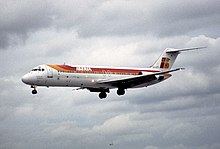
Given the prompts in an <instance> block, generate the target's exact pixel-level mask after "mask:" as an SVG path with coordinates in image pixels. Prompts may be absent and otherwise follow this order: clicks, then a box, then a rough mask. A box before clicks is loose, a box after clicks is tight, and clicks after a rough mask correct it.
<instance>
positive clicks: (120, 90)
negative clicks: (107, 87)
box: [117, 88, 125, 96]
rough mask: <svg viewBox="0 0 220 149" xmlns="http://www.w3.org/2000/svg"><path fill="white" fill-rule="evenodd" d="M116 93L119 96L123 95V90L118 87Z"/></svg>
mask: <svg viewBox="0 0 220 149" xmlns="http://www.w3.org/2000/svg"><path fill="white" fill-rule="evenodd" d="M117 94H118V95H119V96H121V95H124V94H125V90H124V89H121V88H119V89H118V90H117Z"/></svg>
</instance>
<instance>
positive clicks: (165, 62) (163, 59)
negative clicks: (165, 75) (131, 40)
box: [151, 48, 180, 70]
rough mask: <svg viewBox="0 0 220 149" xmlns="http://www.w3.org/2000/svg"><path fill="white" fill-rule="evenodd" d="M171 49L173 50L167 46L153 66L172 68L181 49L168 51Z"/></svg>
mask: <svg viewBox="0 0 220 149" xmlns="http://www.w3.org/2000/svg"><path fill="white" fill-rule="evenodd" d="M169 50H173V49H171V48H166V49H165V50H164V51H163V53H162V54H161V55H160V57H159V58H158V59H157V61H156V62H155V63H154V64H153V65H152V66H151V67H152V68H157V69H162V70H170V69H171V67H172V66H173V64H174V62H175V60H176V58H177V56H178V54H179V53H180V52H179V51H176V52H167V51H169Z"/></svg>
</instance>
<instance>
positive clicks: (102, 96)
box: [99, 92, 107, 99]
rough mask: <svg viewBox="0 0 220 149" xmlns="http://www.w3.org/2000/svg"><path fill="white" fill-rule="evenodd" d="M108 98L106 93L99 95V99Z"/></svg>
mask: <svg viewBox="0 0 220 149" xmlns="http://www.w3.org/2000/svg"><path fill="white" fill-rule="evenodd" d="M106 97H107V94H106V92H101V93H99V98H100V99H104V98H106Z"/></svg>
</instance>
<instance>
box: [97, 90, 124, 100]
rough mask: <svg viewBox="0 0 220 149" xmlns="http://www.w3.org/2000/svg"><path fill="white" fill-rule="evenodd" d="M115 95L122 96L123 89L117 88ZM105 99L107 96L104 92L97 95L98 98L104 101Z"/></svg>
mask: <svg viewBox="0 0 220 149" xmlns="http://www.w3.org/2000/svg"><path fill="white" fill-rule="evenodd" d="M117 94H118V95H119V96H121V95H124V94H125V90H124V89H123V88H119V89H118V90H117ZM106 97H107V94H106V92H105V91H102V92H101V93H99V98H100V99H104V98H106Z"/></svg>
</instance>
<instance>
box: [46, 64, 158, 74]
mask: <svg viewBox="0 0 220 149" xmlns="http://www.w3.org/2000/svg"><path fill="white" fill-rule="evenodd" d="M47 66H49V67H51V68H54V69H56V70H59V71H65V72H67V71H76V67H72V66H69V65H54V64H47ZM82 67H83V66H82ZM90 68H91V67H90ZM91 69H92V72H96V73H103V72H105V73H107V72H109V73H128V74H129V73H130V74H139V72H159V71H157V70H136V69H118V68H91ZM77 72H78V71H77ZM79 72H81V71H79ZM82 72H85V73H86V72H88V71H82Z"/></svg>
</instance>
